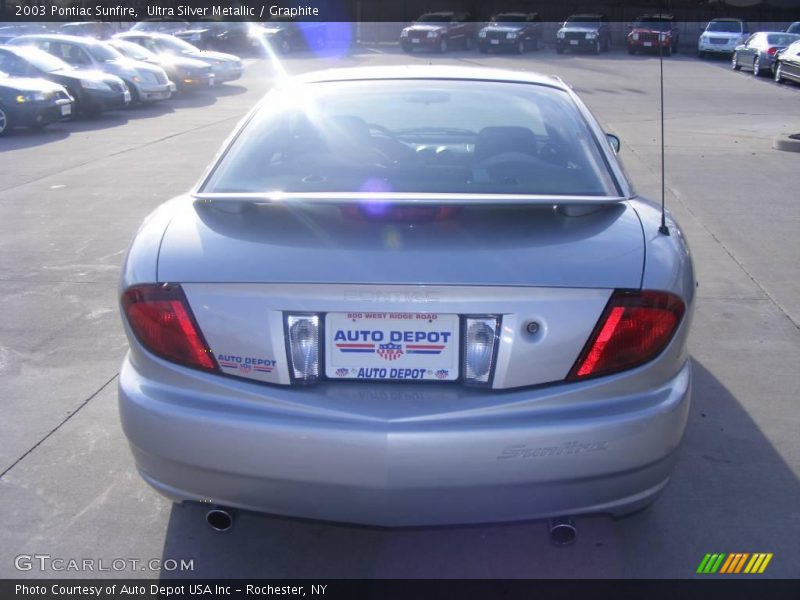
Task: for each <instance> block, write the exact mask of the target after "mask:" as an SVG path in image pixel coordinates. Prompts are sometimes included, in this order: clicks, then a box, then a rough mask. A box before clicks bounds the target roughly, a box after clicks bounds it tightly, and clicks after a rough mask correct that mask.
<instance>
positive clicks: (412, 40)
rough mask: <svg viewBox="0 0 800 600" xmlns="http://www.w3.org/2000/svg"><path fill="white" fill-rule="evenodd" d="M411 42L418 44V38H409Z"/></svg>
mask: <svg viewBox="0 0 800 600" xmlns="http://www.w3.org/2000/svg"><path fill="white" fill-rule="evenodd" d="M411 43H412V44H419V40H415V39H414V38H411Z"/></svg>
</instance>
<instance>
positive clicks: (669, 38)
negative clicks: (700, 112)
mask: <svg viewBox="0 0 800 600" xmlns="http://www.w3.org/2000/svg"><path fill="white" fill-rule="evenodd" d="M679 37H680V36H679V32H678V26H677V25H676V24H675V18H674V17H673V16H672V15H642V16H641V17H639V18H638V19H636V22H635V23H634V24H633V27H632V28H631V30H630V32H629V33H628V37H627V46H628V54H636V53H637V52H639V51H642V52H646V51H649V52H659V46H660V47H661V48H663V51H664V55H665V56H669V55H670V54H672V53H673V52H677V51H678V41H679Z"/></svg>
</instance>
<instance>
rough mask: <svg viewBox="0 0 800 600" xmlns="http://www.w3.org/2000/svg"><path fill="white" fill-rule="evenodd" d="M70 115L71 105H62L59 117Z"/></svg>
mask: <svg viewBox="0 0 800 600" xmlns="http://www.w3.org/2000/svg"><path fill="white" fill-rule="evenodd" d="M71 114H72V104H62V105H61V116H62V117H68V116H70V115H71Z"/></svg>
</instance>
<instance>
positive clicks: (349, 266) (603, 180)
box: [119, 66, 695, 528]
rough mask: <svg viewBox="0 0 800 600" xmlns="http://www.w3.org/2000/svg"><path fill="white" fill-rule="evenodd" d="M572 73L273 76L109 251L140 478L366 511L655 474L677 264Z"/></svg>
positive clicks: (233, 499)
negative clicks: (116, 251) (117, 282)
mask: <svg viewBox="0 0 800 600" xmlns="http://www.w3.org/2000/svg"><path fill="white" fill-rule="evenodd" d="M618 146H619V140H618V139H617V138H616V137H614V136H607V135H606V133H604V132H603V130H602V129H601V127H600V125H599V124H598V123H597V121H596V120H595V118H594V117H593V116H592V114H591V113H590V112H589V110H588V109H587V108H586V106H585V105H584V104H583V102H582V101H581V100H580V99H579V98H578V97H577V96H576V95H575V93H574V92H573V91H572V90H571V88H570V87H569V86H568V85H566V84H564V83H563V82H561V81H560V80H558V79H556V78H551V77H544V76H539V75H536V74H532V73H527V72H526V73H521V72H512V71H501V70H492V69H479V68H469V67H444V66H443V67H435V66H418V67H380V68H376V69H373V68H356V69H343V70H333V71H325V72H318V73H315V74H310V75H305V76H301V77H299V78H295V79H289V80H286V81H284V82H282V83H280V84H279V85H278V86H277V87H276V88H274V89H273V90H272V91H271V92H270V93H269V94H268V95H267V96H266V97H265V98H264V100H263V101H262V102H261V103H260V104H259V105H258V106H256V107H255V108H254V109H253V110H252V112H251V113H250V114H249V116H247V117H246V118H245V119H244V120H243V122H242V123H241V124H240V125H239V127H238V128H237V129H236V131H235V132H234V133H233V135H232V136H231V137H230V138H229V140H228V142H227V143H226V144H225V146H224V148H223V149H222V151H221V152H220V154H219V155H218V157H217V159H216V160H215V162H214V164H213V165H212V166H211V168H210V169H209V170H208V171H207V172H206V174H205V175H204V176H203V177H202V179H201V180H200V182H199V183H198V185H197V186H196V187H195V188H194V189H192V190H191V191H190V192H189V193H187V194H186V195H183V196H179V197H177V198H174V199H173V200H171V201H169V202H167V203H166V204H164V205H162V206H161V207H160V208H158V209H157V210H156V211H155V212H154V213H153V214H152V215H150V216H149V217H148V218H147V220H146V221H145V223H144V224H143V225H142V227H141V228H140V230H139V232H138V233H137V234H136V236H135V238H134V240H133V242H132V244H131V246H130V248H129V251H128V255H127V258H126V261H125V264H124V267H123V273H122V280H121V287H120V294H121V312H122V315H123V321H124V325H125V329H126V333H127V335H128V338H129V341H130V352H129V353H128V355H127V357H126V358H125V361H124V365H123V367H122V371H121V374H120V380H119V406H120V413H121V419H122V424H123V427H124V431H125V433H126V435H127V437H128V440H129V442H130V445H131V448H132V451H133V454H134V457H135V460H136V464H137V466H138V469H139V472H140V473H141V474H142V476H143V477H144V479H145V480H146V481H147V482H148V483H149V484H150V485H152V486H153V487H155V488H156V489H157V490H159V491H160V492H162V493H163V494H165V495H166V496H168V497H170V498H172V499H174V500H176V501H196V502H204V503H208V504H212V505H217V506H220V507H223V509H222V510H217V509H215V510H212V511H209V520H210V521H212V519H213V523H216V525H217V526H218V527H219V528H224V525H226V524H229V521H227V523H226V519H224V518H222V519H220V518H219V517H220V515H222V516H224V515H226V514H227V515H229V514H230V513H229V512H226V511H227V510H228V508H230V507H233V508H242V509H249V510H254V511H261V512H266V513H274V514H280V515H291V516H296V517H307V518H314V519H324V520H333V521H344V522H354V523H364V524H371V525H381V526H408V525H441V524H448V523H474V522H490V521H509V520H518V519H531V518H544V517H557V516H562V517H568V516H572V515H578V514H585V513H607V514H612V515H624V514H626V513H630V512H632V511H636V510H638V509H640V508H642V507H644V506H646V505H648V504H649V503H651V502H652V501H653V500H654V499H655V498H656V497H657V496H658V494H659V493H660V492H661V491H662V490H663V489H664V487H665V486H666V485H667V483H668V481H669V479H670V476H671V474H672V470H673V465H674V462H675V458H676V454H677V451H678V448H679V446H680V443H681V438H682V436H683V431H684V427H685V425H686V420H687V415H688V411H689V402H690V395H691V379H692V378H691V364H690V360H689V355H688V351H687V344H686V342H687V336H688V334H689V328H690V323H691V320H692V313H693V307H694V301H695V276H694V270H693V266H692V260H691V257H690V254H689V249H688V247H687V244H686V241H685V239H684V236H683V235H682V233H681V231H680V229H679V228H678V225H677V224H676V223H675V222H674V221H673V219H672V217H671V216H670V215H669V213H666V214H665V223H664V225H665V227H664V228H663V229H660V225H661V212H660V210H659V207H658V206H657V205H656V204H654V203H652V202H650V201H648V200H646V199H644V198H641V197H640V196H638V195H637V194H636V193H635V192H634V191H633V188H632V187H631V184H630V182H629V181H628V179H627V178H626V176H625V174H624V172H623V170H622V169H621V168H620V164H619V162H618V160H617V156H616V148H618Z"/></svg>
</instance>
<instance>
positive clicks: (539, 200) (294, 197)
mask: <svg viewBox="0 0 800 600" xmlns="http://www.w3.org/2000/svg"><path fill="white" fill-rule="evenodd" d="M192 197H193V198H194V199H195V202H196V203H199V204H208V205H212V206H213V205H217V206H220V207H222V206H225V205H232V204H234V205H235V204H238V205H242V204H251V205H266V204H300V205H329V206H346V205H363V204H369V203H381V204H392V205H413V206H564V205H595V206H596V205H608V204H616V203H619V202H624V201H625V200H627V198H625V197H624V196H554V195H540V194H453V193H443V194H436V193H406V192H231V193H225V192H222V193H217V192H215V193H202V192H198V193H195V194H192Z"/></svg>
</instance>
